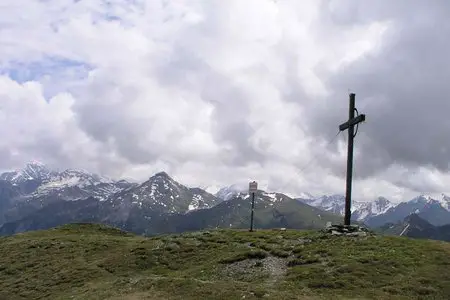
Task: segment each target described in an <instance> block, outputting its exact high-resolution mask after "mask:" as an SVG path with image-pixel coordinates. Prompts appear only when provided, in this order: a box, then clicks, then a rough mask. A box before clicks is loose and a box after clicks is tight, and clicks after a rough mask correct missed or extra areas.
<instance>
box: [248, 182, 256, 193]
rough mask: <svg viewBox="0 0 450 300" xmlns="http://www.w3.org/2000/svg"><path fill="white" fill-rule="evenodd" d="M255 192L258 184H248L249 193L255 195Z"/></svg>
mask: <svg viewBox="0 0 450 300" xmlns="http://www.w3.org/2000/svg"><path fill="white" fill-rule="evenodd" d="M257 190H258V183H256V181H253V182H250V183H249V184H248V191H249V193H256V191H257Z"/></svg>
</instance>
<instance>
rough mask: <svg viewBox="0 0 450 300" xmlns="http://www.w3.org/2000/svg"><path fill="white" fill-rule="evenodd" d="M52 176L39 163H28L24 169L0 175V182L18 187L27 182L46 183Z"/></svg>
mask: <svg viewBox="0 0 450 300" xmlns="http://www.w3.org/2000/svg"><path fill="white" fill-rule="evenodd" d="M51 175H52V171H50V170H49V169H48V168H47V167H46V166H45V165H44V164H42V163H40V162H30V163H28V164H27V165H26V166H25V168H23V169H21V170H16V171H13V172H5V173H3V174H1V175H0V180H5V181H8V182H10V183H12V184H14V185H20V184H22V183H24V182H27V181H31V180H33V181H39V182H44V181H48V180H49V179H50V177H51Z"/></svg>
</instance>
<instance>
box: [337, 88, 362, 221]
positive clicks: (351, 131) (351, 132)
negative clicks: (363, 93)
mask: <svg viewBox="0 0 450 300" xmlns="http://www.w3.org/2000/svg"><path fill="white" fill-rule="evenodd" d="M349 100H350V103H349V111H348V121H347V122H345V123H343V124H341V125H339V130H340V131H343V130H346V129H348V148H347V179H346V185H345V187H346V190H345V216H344V225H347V226H348V225H350V221H351V197H352V173H353V139H354V138H355V125H356V126H358V124H359V123H361V122H364V121H365V120H366V116H365V115H364V114H361V115H358V116H356V117H355V111H356V113H358V110H357V109H356V108H355V94H353V93H351V94H350V99H349Z"/></svg>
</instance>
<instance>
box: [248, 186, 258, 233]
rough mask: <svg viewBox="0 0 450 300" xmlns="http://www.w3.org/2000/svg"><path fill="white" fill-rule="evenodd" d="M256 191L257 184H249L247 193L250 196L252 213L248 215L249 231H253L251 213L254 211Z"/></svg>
mask: <svg viewBox="0 0 450 300" xmlns="http://www.w3.org/2000/svg"><path fill="white" fill-rule="evenodd" d="M257 190H258V183H257V182H256V181H253V182H250V183H249V185H248V192H249V194H250V195H252V211H251V215H250V231H253V213H254V210H255V193H256V191H257Z"/></svg>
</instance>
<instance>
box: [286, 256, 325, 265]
mask: <svg viewBox="0 0 450 300" xmlns="http://www.w3.org/2000/svg"><path fill="white" fill-rule="evenodd" d="M318 262H320V260H319V259H317V258H310V257H307V258H302V257H297V258H294V259H292V260H290V261H288V267H294V266H301V265H310V264H314V263H318Z"/></svg>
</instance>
